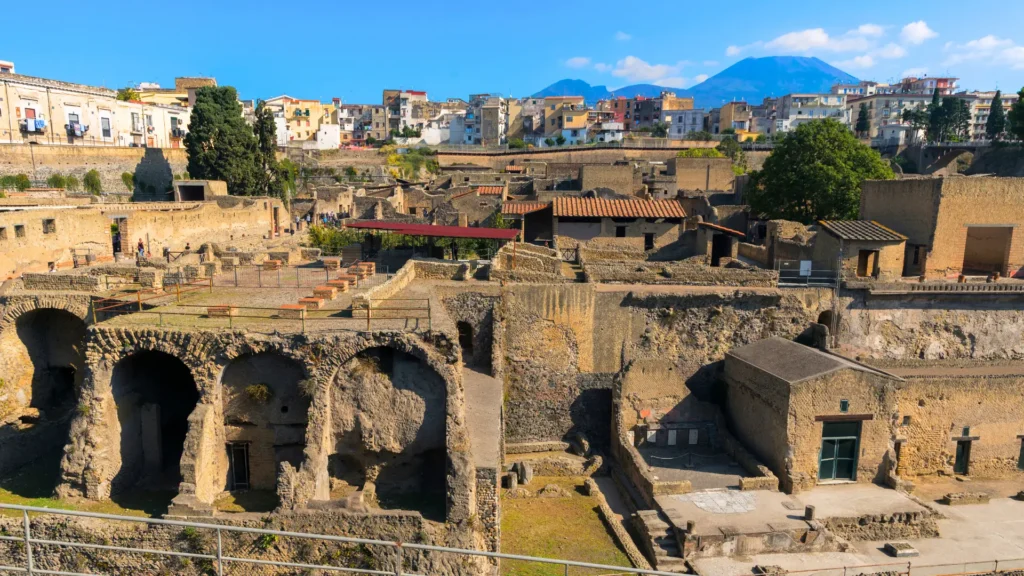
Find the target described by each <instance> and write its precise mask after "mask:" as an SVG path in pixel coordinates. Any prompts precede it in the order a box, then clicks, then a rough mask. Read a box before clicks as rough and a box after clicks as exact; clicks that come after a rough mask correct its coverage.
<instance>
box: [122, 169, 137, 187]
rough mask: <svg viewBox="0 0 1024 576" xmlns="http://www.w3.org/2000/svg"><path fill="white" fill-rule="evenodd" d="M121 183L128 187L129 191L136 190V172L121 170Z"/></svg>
mask: <svg viewBox="0 0 1024 576" xmlns="http://www.w3.org/2000/svg"><path fill="white" fill-rule="evenodd" d="M121 183H122V184H124V187H125V188H127V189H128V191H129V192H132V191H134V190H135V174H132V173H131V172H121Z"/></svg>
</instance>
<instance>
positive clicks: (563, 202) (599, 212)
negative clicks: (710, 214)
mask: <svg viewBox="0 0 1024 576" xmlns="http://www.w3.org/2000/svg"><path fill="white" fill-rule="evenodd" d="M553 206H554V215H555V216H562V217H567V218H686V210H684V209H683V205H682V204H680V203H679V202H678V201H677V200H609V199H605V198H578V197H572V196H563V197H560V198H555V200H554V203H553Z"/></svg>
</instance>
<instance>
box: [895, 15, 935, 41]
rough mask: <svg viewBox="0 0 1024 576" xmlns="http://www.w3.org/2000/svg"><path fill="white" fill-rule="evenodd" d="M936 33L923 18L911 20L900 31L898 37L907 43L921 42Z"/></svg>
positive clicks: (933, 36) (929, 38)
mask: <svg viewBox="0 0 1024 576" xmlns="http://www.w3.org/2000/svg"><path fill="white" fill-rule="evenodd" d="M938 35H939V33H938V32H936V31H935V30H932V29H931V28H929V27H928V24H927V23H925V21H924V20H918V21H917V22H911V23H910V24H907V25H906V26H904V27H903V30H901V31H900V39H902V40H903V41H904V42H907V43H908V44H923V43H924V42H925V41H926V40H931V39H932V38H935V37H936V36H938Z"/></svg>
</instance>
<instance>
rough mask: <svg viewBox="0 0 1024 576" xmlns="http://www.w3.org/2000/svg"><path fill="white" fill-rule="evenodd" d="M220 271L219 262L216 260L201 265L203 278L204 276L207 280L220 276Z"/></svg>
mask: <svg viewBox="0 0 1024 576" xmlns="http://www.w3.org/2000/svg"><path fill="white" fill-rule="evenodd" d="M220 270H221V268H220V262H218V261H216V260H214V261H212V262H204V263H203V276H206V277H207V278H209V277H210V276H215V275H217V274H220Z"/></svg>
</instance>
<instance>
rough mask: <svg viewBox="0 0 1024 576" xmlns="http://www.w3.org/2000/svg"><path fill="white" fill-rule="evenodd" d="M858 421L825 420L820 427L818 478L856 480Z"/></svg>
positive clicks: (858, 439) (858, 438)
mask: <svg viewBox="0 0 1024 576" xmlns="http://www.w3.org/2000/svg"><path fill="white" fill-rule="evenodd" d="M859 441H860V422H825V423H823V424H822V427H821V458H820V463H819V465H818V479H819V480H856V478H857V450H858V449H857V446H858V443H859Z"/></svg>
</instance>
